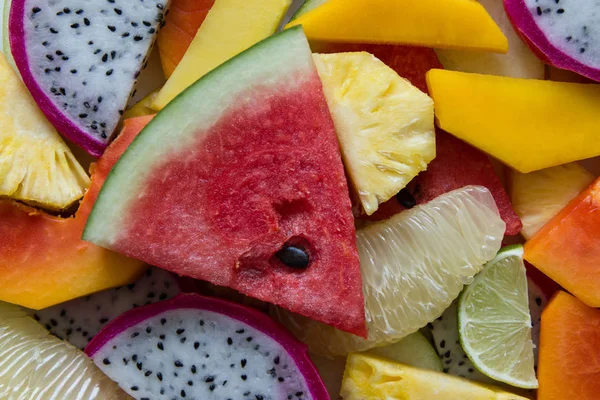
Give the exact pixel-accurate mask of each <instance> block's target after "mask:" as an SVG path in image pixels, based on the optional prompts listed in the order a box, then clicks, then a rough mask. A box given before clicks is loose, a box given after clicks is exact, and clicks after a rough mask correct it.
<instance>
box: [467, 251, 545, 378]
mask: <svg viewBox="0 0 600 400" xmlns="http://www.w3.org/2000/svg"><path fill="white" fill-rule="evenodd" d="M458 330H459V336H460V341H461V343H462V346H463V348H464V350H465V352H466V353H467V356H468V357H469V359H470V360H471V361H472V362H473V364H474V365H475V367H477V369H479V370H480V371H481V372H483V373H484V374H485V375H487V376H489V377H490V378H492V379H495V380H497V381H500V382H504V383H507V384H509V385H512V386H516V387H520V388H526V389H533V388H537V387H538V382H537V379H536V377H535V370H534V358H533V348H534V345H533V342H532V341H531V315H530V314H529V299H528V292H527V277H526V275H525V265H524V264H523V246H520V245H517V246H509V247H505V248H503V249H501V250H500V252H499V253H498V255H497V256H496V258H494V259H493V260H492V261H490V262H488V263H487V264H486V265H485V267H484V269H483V271H481V272H480V273H479V274H478V275H477V276H476V277H475V280H474V281H473V283H472V284H470V285H469V286H467V287H466V288H465V289H464V290H463V292H462V294H461V296H460V298H459V301H458Z"/></svg>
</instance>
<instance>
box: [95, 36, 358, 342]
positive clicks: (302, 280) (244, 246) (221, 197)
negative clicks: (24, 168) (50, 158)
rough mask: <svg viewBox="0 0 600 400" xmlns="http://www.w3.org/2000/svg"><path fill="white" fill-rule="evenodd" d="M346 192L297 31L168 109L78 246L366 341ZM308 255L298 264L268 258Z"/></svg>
mask: <svg viewBox="0 0 600 400" xmlns="http://www.w3.org/2000/svg"><path fill="white" fill-rule="evenodd" d="M348 193H349V191H348V187H347V183H346V179H345V176H344V168H343V165H342V161H341V156H340V152H339V148H338V143H337V139H336V133H335V130H334V126H333V122H332V120H331V116H330V115H329V111H328V108H327V103H326V101H325V98H324V95H323V91H322V85H321V81H320V79H319V76H318V74H317V71H316V69H315V66H314V64H313V61H312V56H311V52H310V48H309V45H308V42H307V41H306V38H305V36H304V33H303V31H302V29H291V30H286V31H285V32H283V33H280V34H278V35H275V36H273V37H271V38H270V39H267V40H265V41H263V42H261V43H259V44H258V45H256V46H254V47H252V48H250V49H249V50H247V51H245V52H244V53H242V54H241V55H239V56H237V57H235V58H234V59H232V60H230V61H228V62H227V63H225V64H223V65H222V66H220V67H219V68H217V69H216V70H214V71H212V72H211V73H209V74H207V75H206V76H205V77H203V78H202V79H200V80H199V81H198V82H196V83H195V84H194V85H192V86H191V87H190V88H189V89H188V90H186V91H185V92H184V93H182V94H181V95H180V96H178V97H177V98H176V99H175V100H173V101H172V102H171V103H170V104H169V105H168V106H167V107H166V108H165V109H164V110H163V111H162V112H161V113H159V114H158V115H157V116H156V117H155V118H154V119H153V120H152V122H150V124H148V126H147V127H146V128H145V129H144V130H143V131H142V132H141V133H140V135H139V136H138V137H137V138H136V139H135V141H134V142H133V143H132V144H131V146H130V147H129V148H128V149H127V151H126V152H125V154H124V155H123V156H122V157H121V159H120V160H119V162H118V163H117V164H116V166H115V167H114V169H113V170H112V172H111V174H110V175H109V176H108V178H107V180H106V183H105V184H104V186H103V188H102V191H101V193H100V196H99V198H98V200H97V202H96V204H95V206H94V209H93V212H92V214H91V215H90V218H89V219H88V223H87V226H86V230H85V233H84V239H85V240H88V241H91V242H93V243H96V244H98V245H100V246H103V247H107V248H110V249H113V250H115V251H117V252H120V253H123V254H126V255H128V256H130V257H134V258H139V259H141V260H143V261H146V262H147V263H149V264H152V265H157V266H159V267H162V268H165V269H168V270H170V271H173V272H175V273H177V274H180V275H185V276H190V277H193V278H197V279H202V280H206V281H209V282H212V283H214V284H217V285H221V286H228V287H231V288H233V289H236V290H238V291H240V292H242V293H244V294H246V295H249V296H252V297H255V298H257V299H260V300H263V301H267V302H270V303H274V304H277V305H280V306H282V307H284V308H287V309H288V310H291V311H293V312H296V313H299V314H302V315H304V316H307V317H309V318H313V319H316V320H319V321H322V322H324V323H327V324H329V325H332V326H335V327H337V328H339V329H342V330H345V331H348V332H351V333H354V334H357V335H360V336H366V333H367V332H366V327H365V316H364V301H363V295H362V283H361V276H360V265H359V259H358V253H357V250H356V242H355V229H354V220H353V217H352V212H351V202H350V198H349V194H348ZM286 246H294V247H296V248H300V249H302V250H304V251H305V253H307V254H308V256H309V258H310V263H309V265H308V267H307V268H303V269H298V268H292V267H290V266H287V265H286V264H284V263H283V262H282V261H281V260H280V258H281V257H278V256H277V253H278V251H279V250H281V249H282V248H284V247H286Z"/></svg>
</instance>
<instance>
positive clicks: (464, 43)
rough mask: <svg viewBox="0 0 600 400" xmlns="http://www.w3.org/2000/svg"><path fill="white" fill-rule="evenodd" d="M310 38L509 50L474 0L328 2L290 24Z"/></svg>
mask: <svg viewBox="0 0 600 400" xmlns="http://www.w3.org/2000/svg"><path fill="white" fill-rule="evenodd" d="M295 25H302V26H303V27H304V31H305V32H306V36H307V37H308V38H309V39H310V40H316V41H325V42H358V43H394V44H408V45H417V46H425V47H438V48H451V49H474V50H485V51H492V52H497V53H506V52H507V51H508V40H507V39H506V37H505V36H504V34H503V33H502V31H501V30H500V28H499V27H498V25H496V23H495V22H494V20H493V19H492V18H491V17H490V15H489V14H488V13H487V11H486V10H485V8H483V6H481V5H480V4H479V3H478V2H477V1H474V0H329V1H328V2H326V3H324V4H323V5H321V6H319V7H317V8H315V9H314V10H312V11H310V12H308V13H306V14H304V15H302V16H300V17H299V18H297V19H295V20H293V21H292V22H290V23H289V24H288V27H291V26H295Z"/></svg>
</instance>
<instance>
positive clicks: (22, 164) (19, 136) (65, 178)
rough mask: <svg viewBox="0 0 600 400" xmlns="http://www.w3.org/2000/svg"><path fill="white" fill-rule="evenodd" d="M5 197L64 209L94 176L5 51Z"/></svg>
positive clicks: (1, 106)
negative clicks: (64, 139) (51, 123)
mask: <svg viewBox="0 0 600 400" xmlns="http://www.w3.org/2000/svg"><path fill="white" fill-rule="evenodd" d="M0 125H1V126H2V128H1V129H0V143H2V145H1V151H0V197H8V198H11V199H15V200H20V201H24V202H26V203H30V204H33V205H39V206H42V207H45V208H49V209H51V210H62V209H65V208H67V207H69V206H70V205H71V204H73V203H74V202H75V201H77V200H79V199H80V198H81V197H82V196H83V193H84V191H85V189H86V188H87V186H88V185H89V183H90V180H89V178H88V176H87V174H86V173H85V171H84V170H83V168H81V166H80V165H79V163H78V162H77V160H76V159H75V157H74V156H73V153H71V150H70V149H69V148H68V147H67V145H66V144H65V143H64V142H63V140H62V139H61V137H60V136H59V135H58V133H57V132H56V130H54V128H53V127H52V125H50V123H49V122H48V121H47V120H46V117H44V115H43V114H42V113H41V112H40V110H39V109H38V108H37V106H36V104H35V102H34V100H33V99H32V98H31V95H30V94H29V93H28V92H27V89H26V88H25V86H24V85H23V83H22V82H21V81H20V79H19V77H18V76H17V75H16V73H15V72H14V71H13V69H12V67H11V66H10V65H9V64H8V61H7V60H6V58H5V57H4V55H2V53H0Z"/></svg>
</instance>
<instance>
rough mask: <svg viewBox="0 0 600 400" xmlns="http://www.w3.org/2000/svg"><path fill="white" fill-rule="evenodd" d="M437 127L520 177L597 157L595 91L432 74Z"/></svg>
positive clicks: (598, 97) (598, 102) (599, 101)
mask: <svg viewBox="0 0 600 400" xmlns="http://www.w3.org/2000/svg"><path fill="white" fill-rule="evenodd" d="M427 86H428V87H429V91H430V95H431V97H433V101H434V103H435V114H436V118H437V122H438V126H439V127H440V128H442V129H444V130H445V131H447V132H449V133H451V134H452V135H454V136H456V137H458V138H459V139H462V140H464V141H466V142H468V143H470V144H471V145H473V146H475V147H477V148H479V149H481V150H483V151H484V152H486V153H488V154H490V155H492V156H493V157H495V158H498V159H499V160H500V161H502V162H504V163H505V164H507V165H509V166H510V167H512V168H513V169H516V170H517V171H519V172H523V173H526V172H531V171H537V170H540V169H543V168H548V167H553V166H555V165H560V164H566V163H568V162H571V161H577V160H581V159H584V158H590V157H595V156H598V155H600V135H599V134H598V127H599V126H600V113H599V112H598V110H599V109H600V85H587V84H578V83H564V82H552V81H541V80H534V79H517V78H507V77H499V76H492V75H479V74H468V73H462V72H454V71H445V70H439V69H435V70H431V71H429V72H428V73H427Z"/></svg>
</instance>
